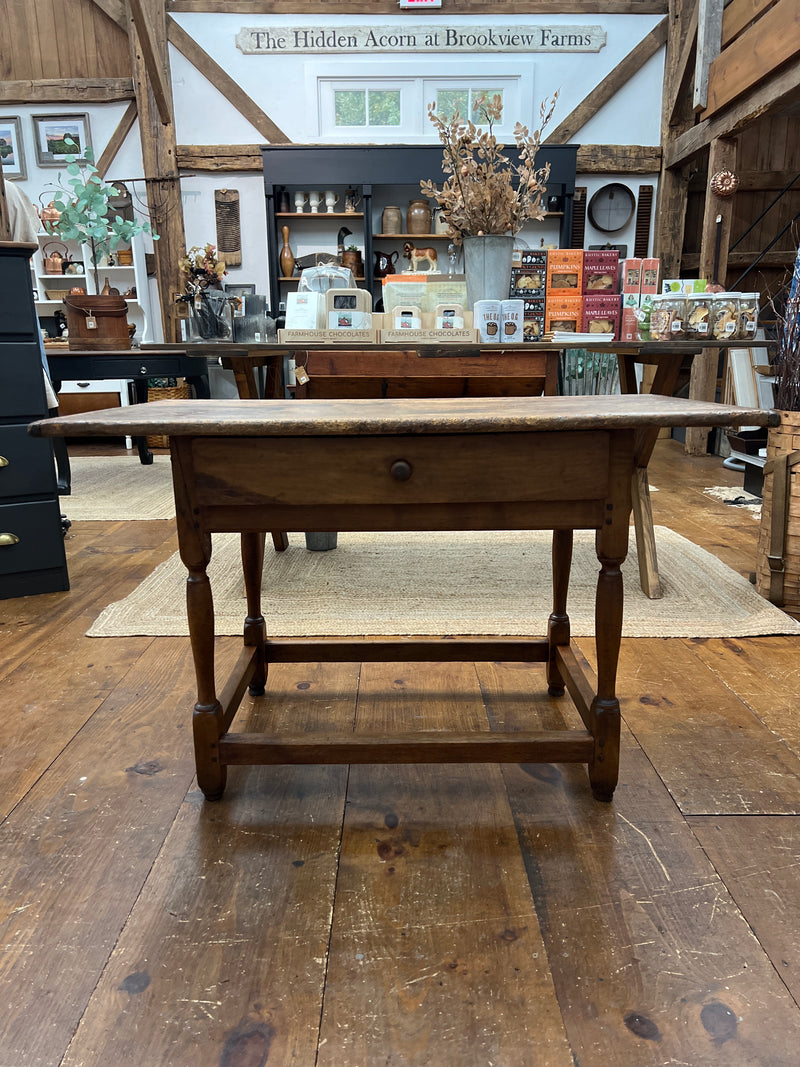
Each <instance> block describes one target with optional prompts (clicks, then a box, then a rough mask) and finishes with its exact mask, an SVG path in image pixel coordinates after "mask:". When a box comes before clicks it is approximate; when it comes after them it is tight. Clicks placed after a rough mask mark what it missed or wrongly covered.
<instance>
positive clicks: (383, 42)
mask: <svg viewBox="0 0 800 1067" xmlns="http://www.w3.org/2000/svg"><path fill="white" fill-rule="evenodd" d="M605 43H606V31H605V30H604V29H603V27H602V26H514V25H499V26H498V25H495V26H459V27H454V26H447V25H442V24H441V23H439V22H437V23H436V25H435V27H434V26H426V27H425V28H424V29H423V28H421V27H415V28H414V29H409V28H408V27H406V26H373V27H371V28H368V29H365V28H364V27H363V26H337V27H333V26H325V27H314V26H269V27H252V26H251V27H242V29H241V30H239V32H238V33H237V35H236V47H237V48H238V49H239V51H240V52H243V53H244V54H245V55H273V56H274V55H290V54H292V53H298V52H304V53H309V52H311V53H325V52H327V53H331V52H358V53H361V54H371V53H375V52H396V51H397V50H398V49H403V50H404V51H406V52H474V51H476V50H480V51H481V52H599V51H600V49H601V48H603V47H604V46H605Z"/></svg>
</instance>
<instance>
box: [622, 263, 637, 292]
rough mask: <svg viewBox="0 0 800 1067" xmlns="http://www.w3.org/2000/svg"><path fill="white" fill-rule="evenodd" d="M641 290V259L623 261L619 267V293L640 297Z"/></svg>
mask: <svg viewBox="0 0 800 1067" xmlns="http://www.w3.org/2000/svg"><path fill="white" fill-rule="evenodd" d="M641 288H642V261H641V259H623V260H622V261H621V262H620V265H619V291H620V292H621V293H635V294H636V296H638V295H639V292H640V290H641Z"/></svg>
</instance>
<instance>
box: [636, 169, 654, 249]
mask: <svg viewBox="0 0 800 1067" xmlns="http://www.w3.org/2000/svg"><path fill="white" fill-rule="evenodd" d="M652 213H653V186H652V185H640V186H639V196H638V203H637V204H636V236H635V237H634V239H633V254H634V257H635V258H636V259H644V258H645V257H646V256H647V251H648V249H649V247H650V217H651V215H652Z"/></svg>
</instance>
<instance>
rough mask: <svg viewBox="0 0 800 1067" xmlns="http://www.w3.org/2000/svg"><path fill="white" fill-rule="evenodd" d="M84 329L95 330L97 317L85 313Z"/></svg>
mask: <svg viewBox="0 0 800 1067" xmlns="http://www.w3.org/2000/svg"><path fill="white" fill-rule="evenodd" d="M86 329H87V330H96V329H97V319H96V318H95V317H94V315H87V316H86Z"/></svg>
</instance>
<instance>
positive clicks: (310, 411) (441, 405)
mask: <svg viewBox="0 0 800 1067" xmlns="http://www.w3.org/2000/svg"><path fill="white" fill-rule="evenodd" d="M779 422H780V416H779V415H778V413H777V412H775V411H765V410H762V409H759V408H744V407H736V406H732V405H726V404H713V403H706V402H705V401H699V400H684V399H681V398H679V397H671V396H657V395H652V394H649V393H647V394H644V395H614V396H544V397H541V396H540V397H458V398H447V399H413V400H409V399H389V398H385V399H378V400H158V401H155V402H154V403H150V404H135V405H133V406H130V407H125V408H109V409H106V410H101V411H87V412H83V413H81V414H76V415H65V416H60V417H56V418H53V419H44V420H41V421H39V422H34V423H32V424H31V426H30V427H29V431H30V433H31V434H33V435H34V436H35V437H60V436H65V437H78V436H91V437H103V436H109V437H121V436H126V435H133V436H142V435H146V434H149V433H153V432H158V433H162V434H168V435H169V436H178V437H181V436H182V437H197V436H203V437H207V436H214V437H275V436H308V435H313V436H320V435H331V436H345V435H356V434H378V435H383V434H411V435H418V434H454V433H514V432H525V431H540V430H602V429H622V428H625V427H632V428H636V429H640V428H644V427H662V426H664V427H669V426H777V425H778V424H779Z"/></svg>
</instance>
